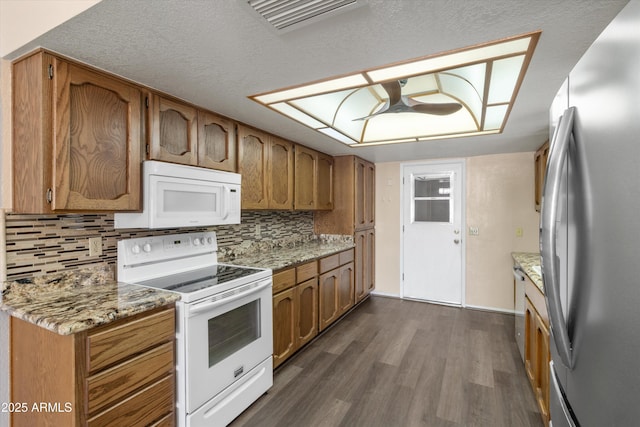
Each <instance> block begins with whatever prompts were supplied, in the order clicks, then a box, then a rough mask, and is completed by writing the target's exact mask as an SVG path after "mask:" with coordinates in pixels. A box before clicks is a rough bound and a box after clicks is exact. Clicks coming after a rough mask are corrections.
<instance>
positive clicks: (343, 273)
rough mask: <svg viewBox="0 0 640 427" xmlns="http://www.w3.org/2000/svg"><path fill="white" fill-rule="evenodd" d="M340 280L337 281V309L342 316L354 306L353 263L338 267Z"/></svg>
mask: <svg viewBox="0 0 640 427" xmlns="http://www.w3.org/2000/svg"><path fill="white" fill-rule="evenodd" d="M339 274H340V279H339V281H338V283H339V285H338V286H339V288H338V308H339V313H340V315H342V314H343V313H346V312H347V311H348V310H349V309H350V308H351V307H353V304H354V292H355V286H354V280H353V279H354V267H353V262H350V263H349V264H345V265H343V266H342V267H340V273H339Z"/></svg>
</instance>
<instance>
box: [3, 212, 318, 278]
mask: <svg viewBox="0 0 640 427" xmlns="http://www.w3.org/2000/svg"><path fill="white" fill-rule="evenodd" d="M204 230H211V231H215V232H216V234H217V237H218V247H219V252H220V255H224V254H226V253H229V252H230V251H238V250H240V251H242V250H246V249H247V248H249V247H250V246H251V245H255V244H260V243H265V244H267V243H268V244H271V243H272V242H274V241H277V242H288V241H299V240H307V239H312V238H313V237H314V236H313V213H312V212H280V211H244V212H243V213H242V219H241V223H240V224H237V225H225V226H215V227H200V228H184V229H166V230H141V229H135V230H116V229H114V228H113V215H112V214H66V215H19V214H7V215H6V250H7V280H16V279H20V278H24V277H30V276H34V275H41V274H48V273H56V272H60V271H63V270H68V269H76V268H82V267H86V266H88V265H92V264H106V265H108V266H110V267H111V268H112V269H113V270H114V271H115V266H116V260H117V253H116V252H117V241H118V240H121V239H129V238H133V237H144V236H151V235H159V234H174V233H188V232H196V231H204ZM91 237H101V238H102V255H100V256H90V255H89V238H91Z"/></svg>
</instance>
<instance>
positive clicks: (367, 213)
mask: <svg viewBox="0 0 640 427" xmlns="http://www.w3.org/2000/svg"><path fill="white" fill-rule="evenodd" d="M355 171H356V172H355V178H356V182H355V229H356V230H362V229H365V228H370V227H373V226H374V225H375V215H374V212H375V167H374V165H373V164H372V163H369V162H367V161H366V160H362V159H360V158H356V159H355Z"/></svg>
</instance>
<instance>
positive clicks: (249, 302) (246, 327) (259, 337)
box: [185, 278, 273, 413]
mask: <svg viewBox="0 0 640 427" xmlns="http://www.w3.org/2000/svg"><path fill="white" fill-rule="evenodd" d="M271 283H272V282H271V278H269V279H265V280H260V281H256V282H252V283H249V284H247V285H242V286H240V287H238V288H235V289H232V290H230V291H228V292H224V293H223V294H222V295H216V296H214V297H211V298H207V299H205V300H203V301H199V302H196V303H193V304H188V305H187V309H186V328H185V331H186V343H185V344H186V388H187V396H186V412H187V413H192V412H193V411H195V410H196V409H198V408H199V407H200V406H201V405H202V404H204V403H205V402H207V401H208V400H210V399H211V398H212V397H214V396H216V395H217V394H218V393H220V392H221V391H223V390H224V389H225V388H227V387H229V386H230V385H231V384H233V383H234V382H235V381H237V380H238V379H240V378H241V377H242V376H243V375H244V374H245V373H247V372H249V371H250V370H251V369H252V368H254V367H256V366H257V365H259V364H260V363H261V362H263V361H264V360H265V359H268V358H270V357H272V355H273V338H272V320H271V318H272V310H273V309H272V295H271V287H272V286H271Z"/></svg>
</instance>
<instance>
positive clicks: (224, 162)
mask: <svg viewBox="0 0 640 427" xmlns="http://www.w3.org/2000/svg"><path fill="white" fill-rule="evenodd" d="M198 165H199V166H202V167H205V168H211V169H219V170H224V171H228V172H235V171H236V131H235V123H234V122H232V121H231V120H228V119H225V118H224V117H220V116H218V115H216V114H213V113H210V112H208V111H203V110H199V111H198Z"/></svg>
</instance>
